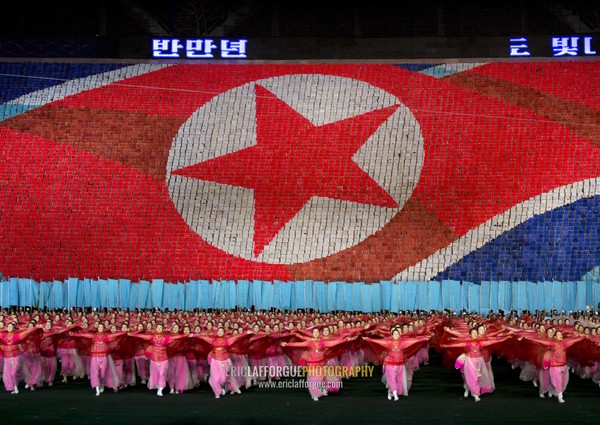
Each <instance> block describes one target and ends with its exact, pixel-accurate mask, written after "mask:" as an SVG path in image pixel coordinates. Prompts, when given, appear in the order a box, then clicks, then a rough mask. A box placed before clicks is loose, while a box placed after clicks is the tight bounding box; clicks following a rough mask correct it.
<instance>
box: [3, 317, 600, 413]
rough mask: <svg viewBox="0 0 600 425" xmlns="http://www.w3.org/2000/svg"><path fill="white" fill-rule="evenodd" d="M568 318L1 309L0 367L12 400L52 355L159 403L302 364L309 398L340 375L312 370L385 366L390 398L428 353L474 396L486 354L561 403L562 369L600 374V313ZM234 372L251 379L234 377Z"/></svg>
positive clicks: (77, 374)
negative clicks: (141, 390)
mask: <svg viewBox="0 0 600 425" xmlns="http://www.w3.org/2000/svg"><path fill="white" fill-rule="evenodd" d="M575 319H576V318H575V317H572V318H560V317H559V318H553V319H549V318H547V317H544V316H541V315H540V316H535V315H521V316H518V315H516V314H508V315H491V316H489V317H486V318H482V317H479V316H475V315H466V314H465V315H461V316H460V317H456V316H454V315H452V314H448V313H447V312H446V313H443V312H408V313H405V314H400V315H397V314H390V313H387V314H384V313H375V314H358V313H323V314H320V313H316V312H260V313H257V312H248V311H245V312H239V311H224V312H219V313H212V314H210V313H206V312H201V311H200V312H198V311H196V312H177V313H169V312H161V311H152V312H139V311H136V312H127V311H107V312H103V313H99V312H91V313H87V314H86V313H84V312H82V311H71V312H59V313H57V314H53V313H50V312H39V311H35V310H33V311H31V312H25V313H12V314H8V312H4V313H3V314H0V348H2V357H0V361H3V363H4V364H3V367H2V369H1V370H2V372H3V382H4V384H5V387H6V389H7V390H8V391H11V392H13V393H18V384H19V382H21V381H24V382H25V385H26V388H31V389H35V388H39V387H40V386H42V385H44V384H45V383H46V384H48V385H52V383H53V382H54V375H55V374H56V373H57V360H56V359H57V357H58V359H60V364H61V370H60V374H61V375H62V376H63V381H66V380H67V377H73V379H81V378H83V377H84V376H85V375H87V376H88V377H89V378H90V384H91V386H92V387H93V388H94V390H95V392H96V395H100V394H101V393H102V392H103V391H104V388H105V387H109V388H113V389H114V390H115V391H118V390H119V389H121V388H125V387H126V386H128V385H133V384H135V382H136V378H139V379H140V380H141V382H142V383H145V384H147V385H148V388H150V389H153V390H156V391H157V394H158V395H159V396H162V395H163V390H164V389H165V388H166V387H167V385H168V387H169V388H170V391H171V393H181V392H183V391H186V390H189V389H191V388H194V387H195V386H198V385H200V383H201V382H202V381H206V380H208V382H209V385H210V386H211V388H212V390H213V392H214V394H215V397H217V398H219V397H221V396H222V395H224V394H225V393H226V392H231V393H240V390H241V388H249V387H251V386H252V385H256V384H257V382H258V381H260V380H266V379H280V378H282V377H284V376H278V375H277V373H269V371H270V370H279V371H281V370H283V369H284V366H291V365H304V366H307V367H308V368H309V369H308V370H309V375H308V376H307V379H308V380H309V384H310V385H308V388H309V393H310V395H311V397H312V398H313V400H318V399H319V398H320V397H322V396H324V395H327V394H328V393H330V392H334V391H337V390H339V388H340V386H339V385H336V384H337V383H338V382H336V381H339V380H341V379H342V377H341V376H330V375H326V376H324V375H323V374H322V373H317V372H315V373H311V371H320V370H323V369H320V367H322V366H336V365H343V366H345V367H347V368H354V367H358V366H364V365H367V364H375V365H377V364H381V365H382V366H383V372H384V373H383V381H384V384H385V385H386V387H387V389H388V399H390V400H392V399H393V400H398V396H399V395H408V391H409V388H410V386H411V383H412V376H413V373H414V371H415V370H418V368H419V366H420V365H421V364H424V363H427V361H428V353H429V348H430V347H433V348H434V349H436V350H438V351H442V352H443V353H444V358H445V362H446V364H447V365H451V364H454V365H455V367H457V369H460V371H461V372H462V374H463V377H464V383H465V384H464V389H465V396H466V397H468V396H469V395H472V396H473V398H474V399H475V401H479V400H480V396H481V395H482V394H485V393H490V392H492V391H493V390H494V388H495V385H494V381H493V372H492V368H491V354H492V353H494V354H496V355H498V356H502V357H504V358H506V359H507V360H508V361H509V362H511V364H513V366H514V367H521V368H522V373H521V377H522V379H523V380H531V381H533V382H534V384H535V385H538V387H539V391H540V396H544V394H548V395H551V396H554V395H555V396H556V397H557V398H558V400H559V401H560V402H564V391H565V389H566V385H567V383H568V372H569V370H568V368H569V367H570V368H571V369H572V370H574V371H577V372H578V373H579V374H580V375H582V376H585V377H590V378H592V379H595V380H597V379H598V378H600V376H599V375H600V372H598V359H600V356H599V355H598V343H599V341H598V325H599V323H598V322H599V321H598V318H597V316H581V317H579V320H578V321H575ZM571 323H573V325H571ZM166 329H168V331H167V330H166ZM548 330H550V331H549V332H548ZM261 366H263V367H261ZM268 366H273V368H272V369H270V368H269V367H268ZM276 366H279V368H277V367H276ZM235 368H238V369H243V368H246V370H248V371H254V372H255V373H254V374H252V373H249V374H243V373H237V374H231V373H230V372H231V371H232V370H234V369H235ZM349 370H351V369H349ZM136 375H137V377H136ZM317 384H318V385H317Z"/></svg>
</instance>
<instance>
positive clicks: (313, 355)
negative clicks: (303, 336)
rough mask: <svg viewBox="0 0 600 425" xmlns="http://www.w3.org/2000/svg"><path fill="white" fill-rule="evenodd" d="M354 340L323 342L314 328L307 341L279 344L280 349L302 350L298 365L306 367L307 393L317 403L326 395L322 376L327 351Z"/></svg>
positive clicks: (344, 339)
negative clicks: (302, 364) (301, 364)
mask: <svg viewBox="0 0 600 425" xmlns="http://www.w3.org/2000/svg"><path fill="white" fill-rule="evenodd" d="M298 336H300V335H298ZM354 339H356V336H354V337H345V338H335V339H333V338H332V339H329V340H325V339H323V338H321V331H320V330H319V328H318V327H314V328H313V329H312V338H311V339H309V340H306V341H301V342H282V343H281V346H282V347H288V348H300V349H303V351H304V353H303V355H302V358H301V359H300V363H304V364H306V365H307V366H308V374H307V376H306V379H307V383H308V392H309V394H310V396H311V397H312V399H313V400H314V401H319V398H320V397H322V396H324V395H326V394H327V392H326V384H325V376H324V371H325V363H326V361H327V355H326V354H327V350H328V349H331V348H333V347H336V346H338V345H340V344H344V343H347V342H348V341H351V340H354ZM294 357H295V356H294Z"/></svg>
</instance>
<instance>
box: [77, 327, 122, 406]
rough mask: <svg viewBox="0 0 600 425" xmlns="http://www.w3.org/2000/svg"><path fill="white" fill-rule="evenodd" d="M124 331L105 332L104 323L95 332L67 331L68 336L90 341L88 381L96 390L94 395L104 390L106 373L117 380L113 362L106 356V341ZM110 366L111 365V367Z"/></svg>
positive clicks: (119, 335) (107, 353) (111, 339)
mask: <svg viewBox="0 0 600 425" xmlns="http://www.w3.org/2000/svg"><path fill="white" fill-rule="evenodd" d="M125 334H126V332H116V333H106V332H104V324H102V323H100V324H99V325H98V330H97V332H96V333H73V332H69V336H72V337H74V338H84V339H89V340H91V341H92V349H91V353H90V354H91V363H90V383H91V385H92V388H94V389H95V390H96V396H99V395H100V394H101V393H102V392H104V386H105V385H106V379H107V374H109V373H111V374H113V375H114V376H113V377H112V382H118V379H117V377H116V371H115V370H114V364H113V365H111V362H110V360H109V358H108V356H109V354H110V349H109V347H108V343H110V342H113V341H115V340H117V339H118V338H121V337H122V336H124V335H125ZM111 366H112V367H111Z"/></svg>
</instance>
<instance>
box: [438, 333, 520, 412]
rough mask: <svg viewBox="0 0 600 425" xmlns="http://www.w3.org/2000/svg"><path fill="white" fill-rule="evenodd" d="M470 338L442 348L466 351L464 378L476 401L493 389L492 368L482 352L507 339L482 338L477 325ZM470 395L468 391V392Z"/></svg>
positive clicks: (444, 345) (443, 345)
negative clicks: (487, 363) (486, 362)
mask: <svg viewBox="0 0 600 425" xmlns="http://www.w3.org/2000/svg"><path fill="white" fill-rule="evenodd" d="M469 335H470V339H468V340H458V339H457V340H454V341H455V342H449V343H445V344H442V345H440V347H441V348H463V349H465V352H464V357H463V358H464V380H465V384H466V386H467V388H468V391H470V393H471V394H472V395H473V398H474V399H475V401H476V402H477V401H480V396H481V394H486V393H491V392H492V391H493V382H494V381H493V377H492V376H490V375H491V371H490V369H488V367H487V365H486V364H485V358H484V355H483V352H482V349H483V348H484V347H489V346H491V345H494V344H499V343H501V342H503V341H505V340H506V339H507V338H508V337H504V338H488V337H484V338H480V337H479V333H478V331H477V327H474V328H472V329H471V330H470V332H469ZM465 394H466V397H468V393H466V392H465Z"/></svg>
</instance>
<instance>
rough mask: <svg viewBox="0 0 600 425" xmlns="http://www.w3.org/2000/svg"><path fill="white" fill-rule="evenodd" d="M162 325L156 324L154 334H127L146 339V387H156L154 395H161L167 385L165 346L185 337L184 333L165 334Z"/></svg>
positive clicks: (167, 365) (167, 360) (167, 366)
mask: <svg viewBox="0 0 600 425" xmlns="http://www.w3.org/2000/svg"><path fill="white" fill-rule="evenodd" d="M163 330H164V325H163V324H162V322H159V323H157V324H156V333H155V334H154V335H142V334H131V333H130V334H128V336H130V337H131V338H137V339H141V340H144V341H148V342H149V343H150V344H151V346H150V350H149V354H150V379H149V380H148V389H150V390H154V389H156V390H157V391H156V395H157V396H159V397H162V396H163V389H164V388H165V387H166V386H167V376H168V371H169V356H168V354H167V348H168V347H169V345H170V344H171V343H172V342H173V341H176V340H178V339H181V338H186V336H185V335H178V336H173V335H165V334H163Z"/></svg>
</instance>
